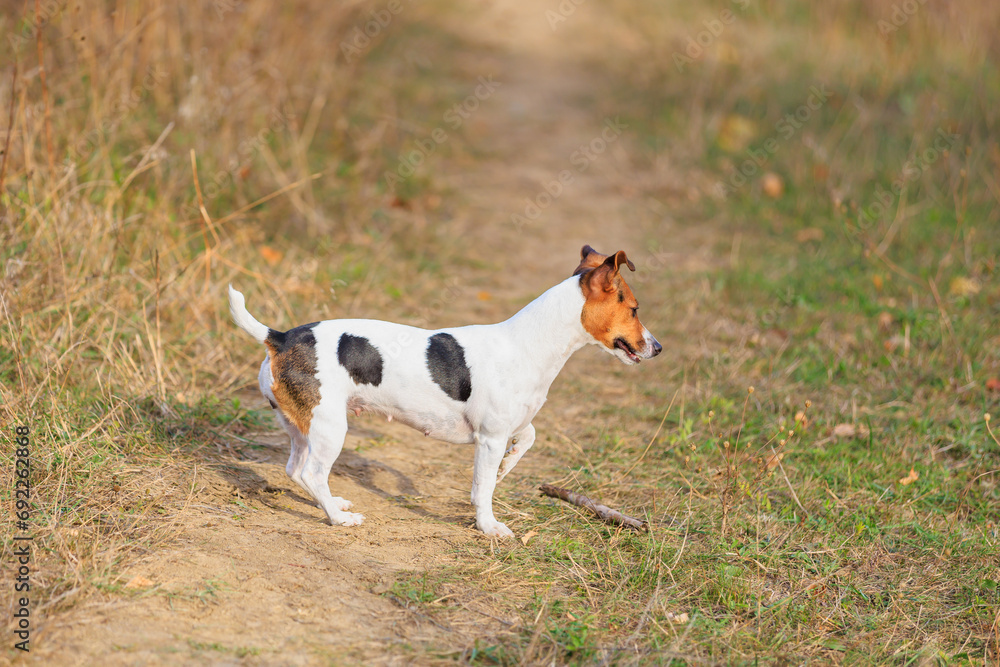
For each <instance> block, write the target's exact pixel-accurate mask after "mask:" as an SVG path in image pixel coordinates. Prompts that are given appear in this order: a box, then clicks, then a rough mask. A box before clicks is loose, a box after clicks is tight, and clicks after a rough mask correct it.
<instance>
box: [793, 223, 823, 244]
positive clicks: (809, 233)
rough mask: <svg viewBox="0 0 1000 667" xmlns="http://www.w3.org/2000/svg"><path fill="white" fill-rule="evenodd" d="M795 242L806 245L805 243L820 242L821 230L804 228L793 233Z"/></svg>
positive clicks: (821, 237)
mask: <svg viewBox="0 0 1000 667" xmlns="http://www.w3.org/2000/svg"><path fill="white" fill-rule="evenodd" d="M795 240H796V241H797V242H798V243H806V242H807V241H822V240H823V230H822V229H820V228H819V227H806V228H805V229H800V230H799V231H797V232H795Z"/></svg>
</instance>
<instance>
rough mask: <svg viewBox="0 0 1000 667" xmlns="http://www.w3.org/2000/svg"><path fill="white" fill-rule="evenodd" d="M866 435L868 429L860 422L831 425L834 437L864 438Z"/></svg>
mask: <svg viewBox="0 0 1000 667" xmlns="http://www.w3.org/2000/svg"><path fill="white" fill-rule="evenodd" d="M867 435H868V429H867V428H866V427H864V426H861V425H860V424H837V425H836V426H834V427H833V437H835V438H855V437H857V438H864V437H865V436H867Z"/></svg>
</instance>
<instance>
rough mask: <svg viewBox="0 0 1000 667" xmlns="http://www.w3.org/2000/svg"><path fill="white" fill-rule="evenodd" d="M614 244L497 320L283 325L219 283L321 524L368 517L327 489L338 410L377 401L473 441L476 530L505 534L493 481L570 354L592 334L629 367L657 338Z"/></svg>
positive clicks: (381, 407)
mask: <svg viewBox="0 0 1000 667" xmlns="http://www.w3.org/2000/svg"><path fill="white" fill-rule="evenodd" d="M623 267H628V268H629V269H630V270H631V271H635V265H634V264H633V263H632V262H631V261H630V260H629V259H628V257H627V256H626V255H625V252H624V251H621V250H619V251H618V252H616V253H615V254H613V255H603V254H601V253H599V252H597V251H596V250H594V249H593V248H591V247H590V246H589V245H588V246H584V247H583V249H582V250H581V252H580V264H579V266H577V268H576V270H575V271H574V272H573V275H572V276H571V277H570V278H567V279H566V280H564V281H562V282H560V283H559V284H558V285H556V286H554V287H552V288H551V289H549V290H548V291H546V292H545V293H544V294H542V295H541V296H539V297H538V298H537V299H535V300H534V301H532V302H531V303H529V304H528V305H527V306H525V307H524V308H523V309H522V310H521V311H520V312H518V313H517V314H516V315H514V316H513V317H511V318H510V319H508V320H506V321H504V322H500V323H498V324H490V325H473V326H465V327H455V328H450V329H438V330H435V331H428V330H426V329H418V328H416V327H411V326H406V325H402V324H395V323H392V322H382V321H379V320H326V321H324V322H314V323H312V324H304V325H302V326H298V327H295V328H294V329H290V330H288V331H285V332H280V331H276V330H274V329H271V328H269V327H267V326H265V325H263V324H261V323H260V322H258V321H257V320H256V319H255V318H254V317H253V316H252V315H251V314H250V313H249V312H248V311H247V308H246V302H245V300H244V298H243V295H242V294H241V293H240V292H237V291H236V290H235V289H233V287H232V285H230V286H229V311H230V314H231V315H232V317H233V321H234V322H235V323H236V325H237V326H239V327H240V328H241V329H243V330H244V331H246V332H247V333H248V334H250V335H251V336H252V337H253V338H254V339H255V340H256V341H257V342H258V343H263V344H264V346H265V347H266V348H267V356H266V357H265V359H264V361H263V363H262V364H261V367H260V374H259V375H258V381H259V383H260V390H261V393H263V394H264V397H265V398H267V400H268V402H269V403H270V405H271V408H272V409H273V410H274V413H275V416H276V418H277V420H278V422H279V423H280V424H281V426H282V427H283V428H284V429H285V431H287V432H288V435H289V437H290V438H291V455H290V456H289V458H288V465H287V466H286V467H285V471H286V472H287V473H288V476H289V477H291V478H292V479H293V480H294V481H295V482H296V483H297V484H298V485H299V486H301V487H302V488H303V489H305V490H306V491H307V492H308V493H309V494H310V495H311V496H312V497H313V498H314V499H315V500H316V502H317V503H319V506H320V507H321V508H322V509H323V511H324V512H326V515H327V517H329V519H330V523H331V524H333V525H340V526H356V525H358V524H360V523H361V522H362V521H363V520H364V517H363V516H362V515H361V514H357V513H354V512H350V511H349V510H350V509H351V507H352V503H351V502H350V501H348V500H344V499H343V498H340V497H337V496H333V495H331V494H330V486H329V476H330V469H331V467H332V466H333V463H334V461H336V460H337V457H338V456H339V455H340V451H341V449H342V448H343V446H344V437H345V436H346V435H347V413H348V412H354V414H356V415H360V414H361V413H362V412H373V413H376V414H380V415H383V416H385V417H387V418H388V419H389V420H390V421H391V420H393V419H396V420H398V421H400V422H403V423H404V424H407V425H409V426H412V427H413V428H415V429H417V430H418V431H420V432H422V433H423V434H424V435H425V436H430V437H433V438H437V439H438V440H444V441H445V442H451V443H455V444H475V454H474V462H473V473H472V496H471V497H472V504H473V505H474V506H475V510H476V527H477V528H478V529H479V530H481V531H482V532H484V533H485V534H487V535H490V536H496V537H513V536H514V533H513V532H511V530H510V529H509V528H507V526H505V525H504V524H503V523H501V522H499V521H497V519H496V517H495V516H494V515H493V491H494V490H495V488H496V485H497V482H499V481H500V480H502V479H503V478H504V477H505V476H507V475H508V474H509V473H510V471H511V470H513V468H514V466H515V465H517V462H518V461H519V460H520V459H521V457H522V456H524V454H525V452H527V451H528V450H529V449H531V446H532V444H534V442H535V428H534V426H532V425H531V420H532V419H534V417H535V415H536V414H537V413H538V411H539V409H541V407H542V404H543V403H544V402H545V398H546V394H548V391H549V386H550V385H551V384H552V381H553V380H555V378H556V375H558V374H559V371H560V370H562V367H563V365H564V364H565V363H566V361H567V360H568V359H569V357H570V356H571V355H572V354H573V353H574V352H575V351H576V350H578V349H580V348H582V347H583V346H584V345H587V344H588V343H589V344H594V345H598V346H599V347H601V348H602V349H603V350H605V351H606V352H608V353H610V354H612V355H614V356H615V357H617V358H618V359H619V360H620V361H621V362H622V363H624V364H627V365H632V364H638V363H639V362H640V361H642V360H643V359H651V358H652V357H655V356H656V355H658V354H659V353H660V351H661V350H662V349H663V348H662V347H661V345H660V343H659V342H657V340H656V338H654V337H653V335H652V334H650V333H649V331H648V330H647V329H646V328H645V327H644V326H643V325H642V323H640V321H639V315H638V309H639V303H638V302H637V301H636V299H635V296H634V295H633V294H632V290H631V289H630V288H629V286H628V284H627V283H626V282H625V278H624V276H623V275H622V274H621V269H622V268H623Z"/></svg>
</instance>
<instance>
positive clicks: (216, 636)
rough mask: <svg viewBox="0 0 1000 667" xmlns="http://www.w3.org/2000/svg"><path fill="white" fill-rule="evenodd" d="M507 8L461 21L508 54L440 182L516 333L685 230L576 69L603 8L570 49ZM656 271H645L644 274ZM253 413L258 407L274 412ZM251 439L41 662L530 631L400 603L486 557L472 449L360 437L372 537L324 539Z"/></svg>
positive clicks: (476, 278)
mask: <svg viewBox="0 0 1000 667" xmlns="http://www.w3.org/2000/svg"><path fill="white" fill-rule="evenodd" d="M505 4H506V3H495V5H494V6H493V8H480V9H476V10H475V11H476V12H477V13H476V14H475V15H474V16H471V17H470V16H462V17H452V18H450V19H447V20H449V21H453V22H454V25H453V28H454V29H455V30H456V31H459V30H461V31H462V33H461V34H463V36H464V37H467V38H468V37H469V35H470V33H471V34H474V35H479V37H480V38H481V39H482V40H483V41H486V42H488V43H489V44H491V45H492V47H493V48H492V49H488V50H483V51H482V52H479V51H477V52H475V53H468V54H462V56H461V57H463V58H466V57H467V58H469V59H470V62H473V63H475V64H476V67H475V69H479V66H480V65H481V69H479V72H480V73H481V74H482V75H483V76H490V75H493V77H494V78H495V80H497V81H499V82H500V83H501V86H500V88H499V89H498V92H497V93H496V95H495V97H494V98H491V99H490V100H488V101H487V103H484V104H483V105H482V107H481V109H480V110H479V111H478V112H477V113H476V114H475V115H474V116H473V117H472V118H470V120H469V123H468V125H467V127H466V128H465V129H464V135H463V138H464V140H467V141H468V142H469V143H470V144H473V145H474V146H475V148H476V151H477V155H482V157H481V158H480V159H478V161H477V162H476V163H475V164H471V165H470V164H466V163H464V162H462V161H453V162H451V163H446V164H443V165H439V168H440V173H436V174H435V178H436V179H441V180H443V181H444V183H445V184H446V185H448V186H450V187H451V189H452V190H453V191H454V192H456V193H460V195H458V196H460V197H461V199H462V201H461V202H459V203H457V204H456V206H457V207H458V213H457V215H456V222H455V224H456V230H457V233H462V234H464V238H463V240H462V244H463V247H467V248H468V252H469V253H470V255H472V256H474V257H479V258H481V259H490V260H493V261H494V262H495V263H499V264H500V265H501V266H504V267H506V269H507V270H505V271H502V272H500V273H499V274H492V273H491V274H490V275H482V274H477V275H467V276H463V278H464V279H467V281H468V284H470V285H473V286H476V289H480V288H481V289H488V290H489V291H490V292H491V294H493V295H494V299H493V300H492V301H491V302H490V304H478V305H477V308H478V310H477V311H476V313H477V317H482V318H484V319H486V320H489V319H492V320H496V319H499V318H503V317H506V316H509V315H510V314H511V305H510V304H511V303H521V304H523V303H525V302H527V301H528V300H529V299H530V298H532V297H533V296H535V295H537V294H538V293H540V292H541V291H542V290H544V289H545V288H547V287H548V286H550V285H552V284H554V283H555V282H556V281H558V280H561V279H562V278H563V277H564V276H565V275H566V274H567V272H568V271H569V270H570V269H571V268H572V266H573V265H574V263H575V259H576V256H577V255H576V254H577V253H578V252H579V248H580V247H581V246H582V245H583V244H584V243H590V244H592V245H594V246H595V247H597V248H599V249H607V250H617V249H619V246H631V247H633V248H635V249H636V250H638V248H639V247H641V245H642V242H643V241H644V240H645V239H646V238H648V231H649V230H650V229H651V228H652V225H653V224H654V222H655V224H657V225H660V227H659V228H658V229H660V230H662V231H663V232H664V233H669V234H671V235H672V238H675V239H676V235H677V234H681V233H682V232H684V230H680V229H676V228H672V227H670V226H669V224H668V223H664V222H663V221H662V219H661V218H660V216H659V215H658V214H657V213H656V212H655V211H653V210H652V209H651V207H650V205H649V202H648V201H645V200H644V199H643V198H642V197H640V196H635V193H636V191H637V190H638V189H639V188H637V187H636V184H637V183H643V182H645V181H647V180H648V179H650V178H666V175H665V174H650V173H645V172H644V173H639V172H637V170H636V168H635V167H634V166H633V164H632V161H631V159H630V153H629V148H628V146H629V141H630V138H629V137H628V136H627V133H628V130H627V129H626V130H624V131H620V130H618V131H617V134H616V133H615V132H616V130H615V129H614V126H613V123H614V121H613V118H610V117H607V118H606V117H604V116H602V115H600V113H599V112H596V111H594V106H593V104H592V102H593V100H594V97H595V96H598V95H600V94H601V91H595V90H594V89H593V84H594V81H593V79H592V78H591V77H589V76H588V73H587V69H586V66H585V65H584V64H582V63H581V62H580V61H579V60H578V58H577V56H579V55H580V52H579V49H580V48H593V47H592V46H591V47H586V45H581V44H580V43H579V42H578V41H577V40H574V34H576V33H575V31H574V26H573V25H572V23H573V22H574V21H579V22H580V25H583V24H584V23H586V22H599V20H600V17H599V16H597V15H596V13H597V12H599V11H600V8H599V7H598V6H597V5H595V4H593V3H585V4H584V5H582V6H581V8H580V9H579V10H577V12H576V14H574V15H573V16H571V17H569V19H568V20H567V22H566V24H563V25H561V26H560V28H559V29H557V30H556V31H554V32H553V31H552V29H551V28H550V26H549V24H548V21H547V20H546V18H545V15H544V7H541V6H538V5H534V4H532V3H528V2H523V3H512V4H513V8H512V7H511V6H502V5H505ZM477 7H481V6H480V5H477ZM470 11H472V10H470ZM456 57H458V56H456ZM472 80H475V77H472ZM602 133H604V143H603V147H602V149H601V151H600V153H599V154H596V157H595V158H594V159H593V160H590V159H589V158H588V159H587V161H586V169H580V168H579V167H578V165H579V164H582V163H580V161H579V156H578V155H577V152H578V151H579V149H580V147H581V146H584V145H589V144H591V142H594V144H593V145H594V146H595V147H596V146H601V145H602V144H601V142H600V141H598V139H601V137H602ZM561 172H565V173H569V174H571V175H572V181H571V182H567V183H565V184H564V186H563V191H562V193H561V194H560V196H558V197H556V198H554V200H553V201H552V203H551V204H549V205H548V206H547V207H545V208H544V209H543V210H540V214H539V216H538V217H537V219H536V220H532V221H530V223H529V224H525V225H521V226H519V225H516V224H514V223H512V222H511V214H512V213H518V214H521V215H525V206H526V198H530V199H536V201H537V200H538V198H539V195H541V194H542V193H543V192H544V191H545V190H544V184H545V183H549V182H552V181H558V180H559V175H560V173H561ZM540 201H545V197H541V200H540ZM684 233H687V232H684ZM623 237H624V238H625V240H624V241H623V240H622V239H623ZM665 245H666V244H665ZM698 247H699V244H697V243H693V242H692V241H691V239H690V238H688V239H687V240H682V241H676V240H675V241H674V244H673V245H669V246H668V247H666V249H665V250H664V253H665V254H664V257H661V258H660V259H661V261H668V262H672V263H673V264H674V265H675V268H677V269H680V268H682V267H685V266H686V267H688V268H696V267H697V266H698V264H699V262H700V261H701V259H700V256H699V255H698V253H697V252H691V249H692V248H698ZM497 253H502V255H503V258H502V259H501V260H499V261H497ZM643 259H646V258H644V257H642V256H639V257H636V261H637V263H641V262H642V261H643ZM472 294H473V295H474V294H475V292H473V293H472ZM471 298H475V297H474V296H473V297H471ZM640 298H641V296H640ZM469 308H470V305H469V303H467V302H465V301H464V300H463V299H459V300H457V301H456V302H453V303H451V304H449V305H447V306H446V309H447V310H446V311H445V312H442V313H441V315H440V316H441V318H442V320H443V321H445V322H453V321H462V319H463V318H464V317H465V312H466V311H467V310H468V309H469ZM663 319H664V320H665V319H666V318H665V317H664V318H663ZM599 355H600V353H599V352H598V351H596V350H593V351H585V352H582V353H580V354H578V355H577V357H576V358H575V359H574V360H572V361H571V363H570V365H569V366H568V367H567V370H566V371H565V374H567V375H569V376H570V377H576V378H585V376H586V367H587V364H588V363H590V364H593V363H595V362H597V363H610V362H608V361H607V360H606V359H604V358H603V357H601V356H599ZM647 372H655V371H647ZM561 382H562V380H560V381H557V384H556V387H555V390H554V392H553V394H552V395H551V396H550V400H549V403H548V405H547V406H546V407H545V408H544V410H543V412H542V414H541V415H539V420H538V421H536V425H538V426H539V431H540V433H541V432H545V431H546V430H549V431H548V432H549V433H551V429H556V428H557V425H558V423H559V422H561V421H565V420H568V419H571V418H573V416H574V415H575V414H577V413H578V412H579V410H580V407H579V406H578V405H574V404H573V402H572V401H571V400H569V399H567V398H566V397H565V396H563V395H561V393H560V391H561V390H560V386H561V384H560V383H561ZM620 391H624V390H623V389H622V390H620ZM246 400H247V401H248V402H250V404H252V405H257V403H258V402H259V401H260V400H261V399H260V398H259V397H254V398H250V397H247V398H246ZM248 437H249V438H252V439H254V440H258V441H264V442H267V443H270V444H271V446H268V447H265V448H262V449H256V450H250V449H247V450H244V452H245V454H247V455H249V456H250V457H256V459H257V460H254V461H242V462H236V461H234V462H233V463H231V464H227V465H206V466H205V467H204V468H201V467H199V468H198V469H197V470H196V471H194V472H193V473H192V474H191V475H190V477H188V478H187V479H185V480H183V481H181V482H178V483H177V484H176V485H175V488H174V490H173V492H172V493H173V500H174V501H175V503H176V505H177V506H178V507H179V509H178V514H177V516H176V517H175V518H176V519H177V520H178V521H179V522H180V524H181V530H180V534H179V537H178V539H176V540H174V541H172V542H171V543H170V544H169V545H168V546H167V547H165V548H163V549H161V550H159V551H156V552H153V553H150V554H149V555H148V556H146V557H144V558H142V559H140V560H139V561H138V562H136V563H135V564H134V565H133V567H132V568H131V570H130V571H129V572H128V573H126V574H125V575H124V577H123V579H122V581H123V582H127V581H130V580H132V579H133V578H134V577H138V579H137V580H136V583H137V584H138V586H137V587H136V588H134V589H130V590H125V591H124V592H122V594H120V595H115V596H113V597H112V598H111V600H112V601H111V602H101V603H95V604H89V605H81V606H78V607H76V608H75V609H74V610H73V611H72V612H71V613H70V614H68V615H66V616H64V617H56V618H54V619H50V620H49V621H48V623H47V624H46V625H45V627H43V628H41V632H40V633H39V641H38V650H37V651H35V652H33V653H32V659H33V660H36V661H44V662H48V663H50V664H66V665H70V664H88V663H91V664H92V663H94V662H95V661H97V660H99V661H100V662H101V663H102V664H112V665H113V664H140V663H141V664H184V663H190V662H192V661H198V662H205V661H210V662H219V663H238V662H243V661H246V662H250V663H259V664H317V663H329V662H334V663H353V662H357V661H359V660H361V659H364V660H365V661H366V663H368V664H402V663H406V662H408V661H409V659H410V657H411V656H412V655H414V654H413V653H412V649H411V648H410V647H419V646H422V645H434V646H438V647H442V646H444V647H453V648H457V649H461V648H463V647H465V646H467V645H468V644H469V643H470V641H471V638H472V637H474V636H481V635H487V634H496V633H499V632H502V631H504V630H510V629H511V628H512V627H513V626H514V625H516V623H517V622H518V619H516V618H510V619H503V618H494V617H493V616H492V615H491V614H490V613H489V611H488V609H486V607H485V606H484V605H481V604H479V602H478V601H477V599H476V598H475V594H474V593H470V594H469V596H467V597H466V598H465V599H464V600H463V601H462V606H463V608H465V609H466V610H467V613H465V614H464V615H462V614H458V615H455V616H453V617H452V618H451V619H450V621H449V624H448V626H447V627H445V626H442V625H439V624H438V623H436V622H435V621H433V620H432V619H429V618H427V617H425V616H422V615H420V614H419V613H417V612H414V611H410V610H408V609H406V608H405V607H404V606H402V605H400V604H399V603H398V599H397V600H394V599H393V598H392V597H391V596H387V595H384V593H386V591H387V590H388V589H389V587H390V585H391V584H392V582H393V581H394V578H395V574H396V573H398V572H401V571H403V572H409V571H421V570H425V569H429V568H439V567H442V566H444V565H447V563H449V562H450V561H452V560H453V559H455V558H457V557H458V556H456V555H455V554H461V553H462V552H463V550H465V549H469V548H475V549H478V550H481V549H482V547H483V545H484V544H485V542H484V539H485V538H483V536H482V535H480V534H479V533H477V532H475V531H474V530H473V529H472V527H471V524H472V517H473V513H472V508H471V506H470V505H469V502H468V494H469V484H470V473H471V462H472V450H471V448H467V447H455V446H450V445H446V444H444V443H439V442H436V441H433V440H430V439H428V438H425V437H423V436H421V435H420V434H419V433H417V432H415V431H412V430H410V429H407V428H405V427H398V426H397V425H395V424H386V423H385V422H383V421H378V420H375V419H373V418H362V419H358V420H354V421H353V423H352V431H351V434H350V435H349V438H348V442H347V446H346V448H345V452H344V454H343V456H342V457H341V459H340V461H338V463H337V465H336V466H335V468H334V474H333V478H332V480H331V486H333V487H334V489H335V494H336V495H342V496H344V497H347V498H350V499H352V500H353V501H354V502H355V505H356V508H357V509H358V510H359V511H361V512H363V513H364V514H365V516H366V517H367V519H366V522H365V524H364V525H363V526H361V527H359V528H355V529H350V530H344V529H335V528H331V527H330V526H329V525H327V524H326V523H325V519H324V516H323V514H322V512H321V511H320V510H319V509H318V508H317V507H315V506H314V505H313V504H312V503H311V502H309V501H307V499H306V498H305V497H303V494H302V492H301V491H300V490H299V489H297V488H296V487H295V485H294V484H293V483H292V482H291V481H290V480H289V479H288V478H287V477H286V475H285V472H284V464H285V459H286V457H287V442H286V441H285V438H284V436H283V435H280V434H278V433H264V434H249V435H248ZM546 439H547V440H549V441H550V442H551V440H552V437H551V436H549V437H547V438H543V439H542V440H540V445H541V446H539V447H536V451H537V450H541V451H539V452H538V453H537V454H536V452H532V455H529V456H528V457H527V458H526V459H525V461H523V462H522V463H521V465H520V467H519V469H518V472H517V473H515V475H512V476H511V478H509V480H508V482H507V483H508V484H509V485H510V486H509V487H508V488H515V489H518V490H520V491H523V492H526V493H527V492H530V482H528V481H526V480H528V479H529V478H531V477H532V474H537V473H538V472H539V471H542V470H550V471H551V470H554V469H555V468H554V466H555V464H556V463H557V461H558V459H557V458H554V457H552V456H551V454H548V453H546V451H545V450H546V446H545V444H544V441H545V440H546ZM550 449H551V446H550ZM555 470H557V469H555ZM515 478H516V479H515ZM501 493H502V490H501ZM501 500H502V496H501ZM501 507H503V506H502V505H501ZM500 514H501V515H502V516H503V517H504V519H505V520H508V523H509V525H510V526H511V527H512V528H513V529H514V530H515V532H518V533H523V532H524V530H527V529H526V528H524V527H523V520H524V518H529V519H530V517H525V516H522V515H520V514H518V513H516V512H514V511H513V509H511V510H507V509H501V511H500Z"/></svg>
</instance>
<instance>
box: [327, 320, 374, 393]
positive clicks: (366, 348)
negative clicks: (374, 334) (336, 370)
mask: <svg viewBox="0 0 1000 667" xmlns="http://www.w3.org/2000/svg"><path fill="white" fill-rule="evenodd" d="M337 361H339V362H340V365H341V366H343V367H344V368H345V369H347V373H348V375H350V376H351V379H352V380H354V383H355V384H370V385H374V386H376V387H377V386H379V385H380V384H382V355H381V354H379V353H378V350H376V349H375V346H374V345H372V344H371V343H369V342H368V339H367V338H362V337H360V336H352V335H351V334H348V333H345V334H344V335H342V336H341V337H340V343H339V344H338V345H337Z"/></svg>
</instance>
